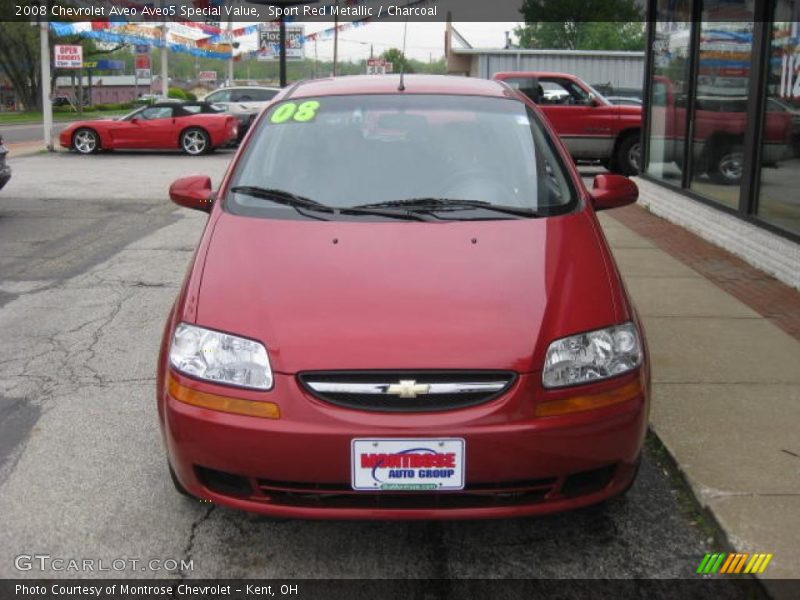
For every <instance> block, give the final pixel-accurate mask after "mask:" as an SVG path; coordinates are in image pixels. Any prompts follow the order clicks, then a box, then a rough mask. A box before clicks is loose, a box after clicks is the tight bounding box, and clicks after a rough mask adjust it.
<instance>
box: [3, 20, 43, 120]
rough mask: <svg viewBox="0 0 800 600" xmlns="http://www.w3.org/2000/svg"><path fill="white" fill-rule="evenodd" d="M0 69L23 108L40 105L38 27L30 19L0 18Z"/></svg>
mask: <svg viewBox="0 0 800 600" xmlns="http://www.w3.org/2000/svg"><path fill="white" fill-rule="evenodd" d="M0 39H1V40H3V43H2V44H0V70H2V71H3V72H4V73H5V74H6V77H8V79H9V81H11V86H12V87H13V88H14V90H16V92H17V95H18V96H19V99H20V100H21V101H22V103H23V104H24V105H25V108H27V109H29V110H30V109H32V108H34V107H39V108H41V106H42V94H41V89H42V87H41V69H40V68H39V50H38V44H39V29H38V27H32V26H31V24H30V23H11V22H5V21H0Z"/></svg>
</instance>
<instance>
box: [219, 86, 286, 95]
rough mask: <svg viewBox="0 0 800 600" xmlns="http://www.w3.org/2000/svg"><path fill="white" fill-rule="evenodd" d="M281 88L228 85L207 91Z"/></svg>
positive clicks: (273, 88) (278, 89)
mask: <svg viewBox="0 0 800 600" xmlns="http://www.w3.org/2000/svg"><path fill="white" fill-rule="evenodd" d="M280 89H281V88H279V87H274V86H269V85H230V86H228V87H221V88H217V89H215V90H211V91H210V92H208V93H209V94H213V93H214V92H221V91H223V90H272V91H278V92H279V91H280Z"/></svg>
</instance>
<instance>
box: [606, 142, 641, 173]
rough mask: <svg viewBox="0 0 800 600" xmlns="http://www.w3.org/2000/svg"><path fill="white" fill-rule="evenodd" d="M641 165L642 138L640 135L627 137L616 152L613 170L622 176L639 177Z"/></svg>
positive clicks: (618, 145)
mask: <svg viewBox="0 0 800 600" xmlns="http://www.w3.org/2000/svg"><path fill="white" fill-rule="evenodd" d="M641 163H642V142H641V136H640V135H639V134H638V133H633V134H629V135H626V136H625V137H624V138H622V141H620V142H619V144H617V149H616V150H615V151H614V160H613V163H612V166H613V170H614V171H615V172H616V173H619V174H621V175H638V173H639V167H640V166H641Z"/></svg>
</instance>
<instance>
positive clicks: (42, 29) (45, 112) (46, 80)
mask: <svg viewBox="0 0 800 600" xmlns="http://www.w3.org/2000/svg"><path fill="white" fill-rule="evenodd" d="M49 33H50V24H49V23H48V22H47V21H40V22H39V51H40V53H41V63H42V74H41V76H42V86H41V87H42V117H43V126H44V146H45V148H47V149H48V150H49V151H50V152H52V151H53V103H52V101H51V99H50V37H49Z"/></svg>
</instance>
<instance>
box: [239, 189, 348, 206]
mask: <svg viewBox="0 0 800 600" xmlns="http://www.w3.org/2000/svg"><path fill="white" fill-rule="evenodd" d="M231 191H232V192H235V193H237V194H246V195H248V196H253V197H254V198H262V199H264V200H271V201H272V202H277V203H278V204H285V205H286V206H294V207H299V208H310V209H312V210H324V211H327V212H335V209H334V208H333V207H332V206H328V205H327V204H322V203H321V202H317V201H316V200H312V199H311V198H306V197H304V196H298V195H297V194H293V193H292V192H287V191H286V190H279V189H275V188H264V187H259V186H256V185H237V186H235V187H232V188H231Z"/></svg>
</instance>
